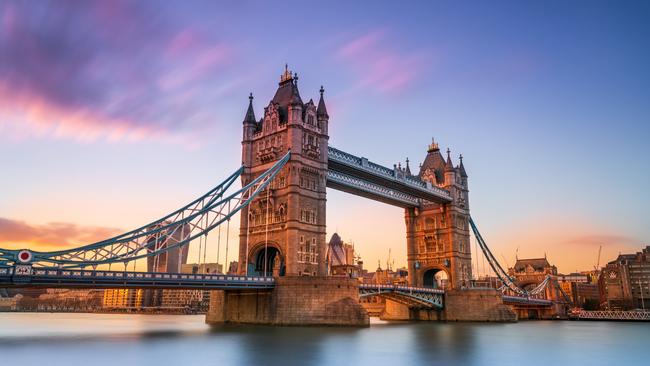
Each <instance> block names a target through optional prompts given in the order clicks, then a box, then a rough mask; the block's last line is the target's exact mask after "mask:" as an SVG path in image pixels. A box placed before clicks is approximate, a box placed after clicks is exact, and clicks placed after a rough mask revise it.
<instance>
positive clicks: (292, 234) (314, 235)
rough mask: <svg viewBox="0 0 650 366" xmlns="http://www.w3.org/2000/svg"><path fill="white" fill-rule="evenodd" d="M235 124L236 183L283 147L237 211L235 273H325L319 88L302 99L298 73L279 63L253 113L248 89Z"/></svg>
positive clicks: (324, 117) (323, 118)
mask: <svg viewBox="0 0 650 366" xmlns="http://www.w3.org/2000/svg"><path fill="white" fill-rule="evenodd" d="M249 99H250V102H249V105H248V111H247V112H246V115H245V117H244V122H243V140H242V161H243V164H244V168H245V170H244V173H243V174H242V184H247V183H248V182H250V181H251V180H253V179H255V177H257V176H259V175H260V174H261V173H262V172H264V171H266V170H267V169H268V168H269V167H271V166H272V165H273V164H274V163H275V162H276V161H277V160H279V159H280V158H281V157H282V156H284V154H285V153H286V152H287V151H289V150H291V159H290V160H289V162H288V163H287V164H286V165H285V166H284V168H283V169H282V171H281V172H280V173H279V174H278V176H277V177H276V178H275V180H274V181H273V182H272V183H271V186H270V187H271V188H270V189H268V190H265V191H264V192H261V193H260V194H259V196H258V197H257V198H256V199H255V200H254V201H253V202H251V204H250V205H249V206H247V207H246V208H244V209H243V210H242V212H241V226H240V234H239V266H238V272H239V274H245V273H248V274H250V275H263V274H265V273H266V274H267V275H274V276H284V275H287V276H324V275H326V258H325V257H326V249H327V244H326V242H325V240H326V239H325V235H326V227H325V215H326V212H325V202H326V188H325V184H326V181H325V180H326V176H327V145H328V139H329V136H328V123H329V116H328V114H327V109H326V107H325V101H324V99H323V88H322V87H321V89H320V100H319V102H318V105H316V104H315V103H314V101H313V100H309V101H308V102H307V103H303V101H302V99H301V98H300V93H299V91H298V75H297V74H292V73H291V72H290V71H289V70H288V69H287V68H286V67H285V71H284V73H283V74H282V76H281V77H280V83H279V85H278V89H277V91H276V92H275V96H274V97H273V99H272V100H271V101H270V102H269V104H268V105H267V106H266V107H265V108H264V116H263V117H262V118H261V119H260V120H256V119H255V112H254V110H253V95H252V94H251V96H250V97H249Z"/></svg>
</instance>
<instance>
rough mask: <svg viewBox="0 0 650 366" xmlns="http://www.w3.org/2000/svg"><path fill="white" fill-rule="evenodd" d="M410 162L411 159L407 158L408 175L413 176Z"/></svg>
mask: <svg viewBox="0 0 650 366" xmlns="http://www.w3.org/2000/svg"><path fill="white" fill-rule="evenodd" d="M409 162H410V161H409V158H408V157H407V158H406V174H408V175H413V174H411V167H410V166H409Z"/></svg>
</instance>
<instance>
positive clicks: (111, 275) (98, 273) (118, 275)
mask: <svg viewBox="0 0 650 366" xmlns="http://www.w3.org/2000/svg"><path fill="white" fill-rule="evenodd" d="M9 276H24V277H57V278H62V279H65V278H96V279H124V280H129V279H133V280H141V279H147V280H158V279H160V280H185V281H246V282H260V283H274V282H275V279H274V278H273V277H270V276H269V277H259V276H238V275H226V274H209V273H201V274H198V273H197V274H192V273H164V272H137V271H105V270H77V269H59V268H32V269H31V273H30V274H26V273H23V274H17V273H16V272H15V267H5V268H0V277H9Z"/></svg>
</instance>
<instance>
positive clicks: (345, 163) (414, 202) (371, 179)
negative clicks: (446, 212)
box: [327, 146, 451, 208]
mask: <svg viewBox="0 0 650 366" xmlns="http://www.w3.org/2000/svg"><path fill="white" fill-rule="evenodd" d="M327 157H328V162H327V186H328V187H330V188H334V189H337V190H341V191H344V192H348V193H351V194H354V195H357V196H362V197H366V198H370V199H373V200H376V201H380V202H384V203H387V204H390V205H394V206H399V207H404V208H406V207H418V206H419V205H420V204H421V203H422V201H428V202H435V203H449V202H451V194H450V193H449V192H448V191H447V190H445V189H442V188H439V187H436V186H433V185H431V183H425V182H423V181H422V180H420V179H418V178H416V177H410V176H407V175H405V174H403V173H401V171H400V170H399V169H390V168H387V167H385V166H382V165H379V164H375V163H373V162H371V161H368V159H366V158H363V157H358V156H355V155H352V154H349V153H346V152H344V151H341V150H338V149H335V148H333V147H331V146H330V147H328V149H327Z"/></svg>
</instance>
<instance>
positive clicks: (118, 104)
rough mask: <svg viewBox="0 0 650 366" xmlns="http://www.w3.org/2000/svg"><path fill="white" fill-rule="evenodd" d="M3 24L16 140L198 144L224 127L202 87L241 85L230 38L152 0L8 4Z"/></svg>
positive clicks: (2, 8)
mask: <svg viewBox="0 0 650 366" xmlns="http://www.w3.org/2000/svg"><path fill="white" fill-rule="evenodd" d="M0 30H2V32H0V49H2V52H1V53H0V110H1V111H2V116H0V117H2V118H1V119H0V123H1V124H0V128H1V129H3V134H2V135H3V136H5V137H9V138H14V139H21V138H30V137H42V138H45V137H46V138H69V139H75V140H79V141H95V140H100V139H103V140H107V141H141V140H143V139H145V140H147V139H155V140H160V141H164V142H173V143H189V142H191V141H192V139H194V138H196V137H197V134H194V135H193V134H192V133H191V131H192V130H193V129H194V128H195V127H197V126H203V125H205V124H208V123H214V111H213V110H211V109H210V108H212V106H211V105H210V104H209V103H204V99H202V98H198V97H197V94H198V93H199V92H198V90H199V88H198V86H204V85H205V84H206V83H211V85H220V84H228V83H230V82H231V80H229V79H227V78H226V77H224V74H225V72H224V71H225V70H226V69H227V67H228V66H229V65H230V64H231V62H232V61H233V59H234V57H235V56H234V54H235V53H234V50H233V49H232V48H231V47H230V46H229V45H228V44H226V43H224V42H223V41H222V40H220V39H219V37H218V36H216V35H213V34H210V33H208V32H205V31H202V30H199V29H194V28H193V27H192V25H191V24H190V25H187V24H186V25H183V26H182V27H181V26H179V25H177V24H176V23H175V22H173V21H171V20H170V19H169V16H168V14H166V13H164V12H163V11H162V10H161V9H160V7H158V6H154V5H152V4H148V3H146V2H126V1H119V0H116V1H110V2H76V1H71V2H68V1H63V2H50V1H39V2H19V1H15V2H14V1H7V2H3V3H2V4H0ZM215 89H217V88H215ZM209 93H210V92H209V91H204V94H209Z"/></svg>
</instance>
